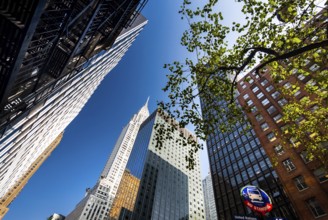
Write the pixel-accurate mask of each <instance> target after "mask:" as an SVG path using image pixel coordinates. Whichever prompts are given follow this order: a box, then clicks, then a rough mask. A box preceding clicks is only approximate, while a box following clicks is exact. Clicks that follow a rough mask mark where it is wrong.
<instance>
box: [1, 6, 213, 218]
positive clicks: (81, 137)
mask: <svg viewBox="0 0 328 220" xmlns="http://www.w3.org/2000/svg"><path fill="white" fill-rule="evenodd" d="M179 4H180V2H179V1H173V0H170V1H149V2H148V4H147V5H146V7H145V8H144V10H143V14H144V15H145V17H147V19H148V20H149V22H148V24H147V25H146V27H145V28H144V30H143V31H142V32H141V34H140V35H139V36H138V38H137V39H136V41H135V42H134V43H133V45H132V46H131V48H130V49H129V50H128V52H127V53H126V55H125V57H124V58H123V59H122V60H121V62H120V63H119V65H118V66H117V67H116V68H115V69H114V70H113V71H112V72H110V73H109V74H108V75H107V77H106V78H105V79H104V81H103V82H102V83H101V85H100V87H99V88H98V89H97V90H96V92H95V93H94V94H93V96H92V97H91V99H90V100H89V102H88V103H87V105H86V106H85V107H84V109H83V110H82V111H81V113H80V114H79V115H78V117H76V118H75V120H74V121H73V122H72V123H71V124H70V125H69V126H68V128H67V129H66V131H65V133H64V137H63V140H62V142H61V143H60V145H59V146H58V147H57V148H56V149H55V151H54V152H53V153H52V155H51V156H50V157H49V158H48V159H47V160H46V162H45V163H44V164H43V165H42V166H41V167H40V169H39V170H38V171H37V172H36V174H35V175H34V176H33V177H32V178H31V179H30V181H29V182H28V184H27V185H26V186H25V188H24V189H23V191H22V192H21V193H20V194H19V196H18V197H17V198H16V199H15V200H14V202H13V203H12V204H11V206H10V210H9V212H8V214H7V215H6V217H5V218H4V220H18V219H24V220H39V219H40V220H41V219H46V218H47V217H49V216H50V215H51V214H53V213H54V212H56V213H61V214H64V215H66V214H68V213H69V212H70V211H71V210H73V208H74V207H75V205H76V204H77V203H78V202H79V201H80V200H81V199H82V197H83V196H84V192H85V189H86V188H87V187H92V186H93V185H94V184H95V182H96V181H97V178H98V177H99V175H100V172H101V171H102V169H103V166H104V165H105V163H106V160H107V158H108V155H109V154H110V153H111V150H112V148H113V146H114V144H115V142H116V139H117V138H118V136H119V133H120V132H121V130H122V128H123V126H124V125H125V124H126V123H127V122H128V121H129V119H130V118H131V117H132V115H133V114H134V113H136V112H137V111H138V110H139V108H140V107H141V106H142V105H144V103H145V102H146V99H147V97H148V96H150V101H149V110H150V112H153V111H154V110H155V108H156V100H162V99H165V94H164V93H163V92H162V90H161V88H163V87H164V85H165V82H166V77H165V74H166V70H164V69H163V68H162V67H163V65H164V64H165V63H170V62H172V61H174V60H179V59H180V60H181V59H182V58H183V57H185V56H186V55H185V53H186V50H185V49H184V48H182V47H181V46H180V37H181V34H182V31H183V30H184V29H185V28H186V23H185V22H184V21H181V20H180V16H179V15H178V13H177V12H178V10H179V7H180V6H179ZM202 154H204V151H203V153H202ZM203 157H204V156H203ZM204 158H205V160H206V159H207V158H206V156H205V157H204ZM203 160H204V159H203ZM202 165H203V167H204V169H203V170H204V172H205V174H206V173H207V167H208V165H207V161H206V162H205V163H203V164H202ZM205 174H204V175H205ZM204 175H203V176H204Z"/></svg>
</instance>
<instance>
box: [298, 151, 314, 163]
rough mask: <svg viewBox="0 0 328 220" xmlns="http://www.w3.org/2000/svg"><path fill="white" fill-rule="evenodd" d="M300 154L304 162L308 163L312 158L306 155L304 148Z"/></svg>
mask: <svg viewBox="0 0 328 220" xmlns="http://www.w3.org/2000/svg"><path fill="white" fill-rule="evenodd" d="M300 156H301V158H302V160H303V161H304V163H309V162H311V161H312V159H310V158H309V156H308V153H307V151H306V150H303V151H302V152H301V153H300Z"/></svg>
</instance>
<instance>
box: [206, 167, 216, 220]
mask: <svg viewBox="0 0 328 220" xmlns="http://www.w3.org/2000/svg"><path fill="white" fill-rule="evenodd" d="M203 192H204V203H205V211H206V220H217V219H218V217H217V214H216V206H215V200H214V192H213V184H212V178H211V174H209V175H207V177H206V178H205V179H203Z"/></svg>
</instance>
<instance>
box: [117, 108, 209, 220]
mask: <svg viewBox="0 0 328 220" xmlns="http://www.w3.org/2000/svg"><path fill="white" fill-rule="evenodd" d="M157 123H160V124H163V125H164V126H168V125H169V123H175V122H174V120H173V119H172V120H171V121H170V122H168V120H166V119H165V118H164V117H163V113H160V111H159V110H156V111H155V112H154V113H152V114H151V115H150V116H149V117H148V118H147V119H146V121H145V122H144V123H143V124H142V125H141V126H140V130H139V133H138V136H137V139H136V142H135V144H134V147H133V150H132V153H131V156H130V159H129V161H128V165H127V168H128V169H129V170H130V172H131V174H132V175H133V176H135V177H137V178H139V179H140V185H139V189H138V195H137V199H136V203H135V205H134V209H133V212H130V211H129V210H127V209H122V210H121V214H120V218H119V219H133V220H137V219H205V210H204V200H203V192H202V186H201V179H200V163H199V152H197V153H196V154H195V158H196V166H195V167H194V170H189V169H187V168H186V166H187V162H186V161H185V156H186V155H187V154H188V150H189V149H190V148H191V146H190V145H187V146H183V145H182V144H181V143H180V142H177V141H178V140H181V137H180V134H181V135H183V136H184V137H186V138H188V137H190V138H194V139H196V137H195V136H194V135H193V134H192V133H190V132H189V131H188V130H186V129H180V130H179V131H175V132H174V134H173V139H166V140H164V141H163V146H162V149H158V148H156V147H155V146H156V136H155V131H156V130H155V125H156V124H157Z"/></svg>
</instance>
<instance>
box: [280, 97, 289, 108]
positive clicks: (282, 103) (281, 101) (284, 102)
mask: <svg viewBox="0 0 328 220" xmlns="http://www.w3.org/2000/svg"><path fill="white" fill-rule="evenodd" d="M278 104H279V105H280V106H281V107H282V106H284V105H286V104H287V100H286V99H284V98H282V99H280V100H279V101H278Z"/></svg>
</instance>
